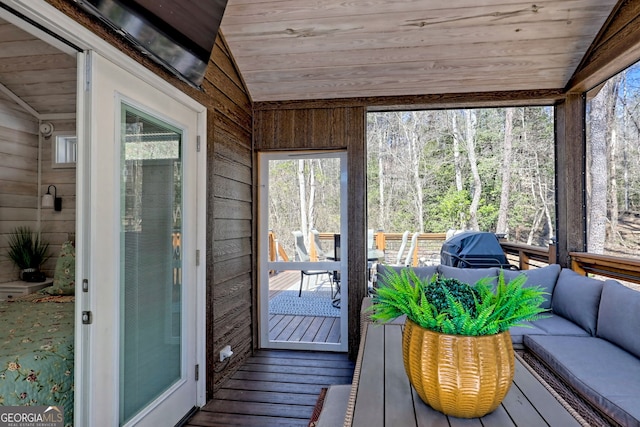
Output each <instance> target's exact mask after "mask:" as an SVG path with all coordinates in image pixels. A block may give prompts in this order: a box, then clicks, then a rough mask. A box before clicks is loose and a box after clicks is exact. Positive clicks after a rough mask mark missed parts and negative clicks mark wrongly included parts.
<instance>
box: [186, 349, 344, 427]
mask: <svg viewBox="0 0 640 427" xmlns="http://www.w3.org/2000/svg"><path fill="white" fill-rule="evenodd" d="M353 369H354V363H353V362H351V361H349V359H348V358H347V355H346V353H329V352H311V351H291V350H259V351H258V352H256V354H255V355H254V356H252V357H250V358H249V359H247V362H246V363H245V364H244V365H243V366H242V367H241V368H240V369H239V370H238V371H237V372H236V373H235V374H234V375H233V376H232V377H231V378H230V379H229V380H228V381H227V382H226V383H225V384H224V385H223V387H222V388H221V389H220V390H218V391H217V392H216V393H215V394H214V398H213V400H212V401H210V402H209V403H207V404H206V405H205V406H204V407H203V408H202V409H201V410H200V411H199V412H198V413H197V414H195V415H194V416H193V417H192V418H191V419H190V420H189V421H188V423H187V424H186V426H189V427H195V426H200V427H203V426H207V427H217V426H260V427H271V426H273V427H293V426H296V427H306V426H307V425H308V423H309V419H310V417H311V414H312V412H313V408H314V406H315V404H316V401H317V398H318V395H319V393H320V390H321V389H322V387H328V386H330V385H333V384H350V383H351V380H352V377H353Z"/></svg>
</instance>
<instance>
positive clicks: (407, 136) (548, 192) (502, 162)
mask: <svg viewBox="0 0 640 427" xmlns="http://www.w3.org/2000/svg"><path fill="white" fill-rule="evenodd" d="M516 115H518V117H520V118H521V120H518V121H517V122H516V121H515V116H516ZM525 117H526V120H525ZM516 123H517V124H516ZM368 124H369V129H368V137H369V145H368V147H369V148H368V150H369V155H370V159H369V163H368V164H369V171H368V173H369V201H370V204H369V227H370V228H372V227H373V228H380V229H384V230H386V231H390V232H401V231H403V230H405V229H410V230H424V231H426V232H443V231H446V230H447V229H449V228H458V229H459V228H464V229H476V230H488V231H498V228H497V224H498V217H499V216H501V217H502V219H501V221H502V222H501V225H500V229H499V230H501V231H503V232H504V231H506V230H510V229H516V230H518V231H519V232H518V233H516V235H517V236H520V235H522V233H521V232H522V231H525V230H526V234H523V235H522V237H523V238H524V239H526V238H531V239H532V240H534V241H535V243H543V242H544V243H546V241H548V237H549V235H552V233H553V227H552V225H553V221H552V220H551V218H552V215H553V212H552V209H553V206H554V203H553V200H554V193H553V189H554V186H553V179H554V171H553V158H554V157H553V114H552V110H551V109H548V108H547V109H543V108H539V107H536V108H517V109H516V108H511V109H486V110H455V111H454V110H449V111H415V112H404V113H398V112H394V113H371V114H369V120H368ZM383 126H384V127H386V129H387V132H383V131H382V127H383ZM382 135H384V138H385V141H384V143H381V141H380V139H379V137H380V136H382ZM536 156H537V157H536ZM374 161H375V163H373V162H374ZM523 169H524V170H523ZM512 174H515V175H516V177H517V178H516V179H514V177H512ZM380 181H383V183H381V182H380ZM373 183H375V185H374V184H373ZM383 189H385V192H384V194H381V192H382V190H383ZM382 200H384V201H385V203H384V204H380V202H381V201H382ZM420 206H421V207H422V209H420V208H419V207H420ZM500 211H501V212H502V214H500V213H499V212H500ZM379 218H385V220H384V223H383V222H376V220H377V219H379ZM536 218H537V221H536ZM545 219H546V221H544V220H545ZM541 220H543V221H541Z"/></svg>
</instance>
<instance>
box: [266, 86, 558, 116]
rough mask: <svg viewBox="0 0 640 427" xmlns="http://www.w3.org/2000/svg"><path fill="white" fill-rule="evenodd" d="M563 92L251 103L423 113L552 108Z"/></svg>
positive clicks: (269, 108) (297, 107)
mask: <svg viewBox="0 0 640 427" xmlns="http://www.w3.org/2000/svg"><path fill="white" fill-rule="evenodd" d="M564 96H565V92H564V90H563V89H535V90H518V91H502V92H474V93H445V94H432V95H403V96H377V97H362V98H338V99H318V100H298V101H262V102H255V103H254V109H255V110H277V109H304V108H336V107H366V108H367V109H368V111H392V110H426V109H432V110H433V109H443V108H484V107H516V106H531V105H554V104H556V103H557V102H559V101H561V100H563V99H564Z"/></svg>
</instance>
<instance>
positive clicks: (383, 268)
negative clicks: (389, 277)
mask: <svg viewBox="0 0 640 427" xmlns="http://www.w3.org/2000/svg"><path fill="white" fill-rule="evenodd" d="M406 268H411V269H412V270H413V271H414V272H415V273H416V275H417V276H418V277H419V278H420V279H423V280H424V279H430V278H431V276H433V275H434V274H436V273H437V271H438V269H437V266H428V267H404V266H394V265H385V264H378V267H377V273H376V280H377V284H378V286H384V285H385V281H384V279H385V275H386V274H387V272H388V271H389V270H395V271H396V272H397V273H398V274H400V272H401V271H402V270H404V269H406Z"/></svg>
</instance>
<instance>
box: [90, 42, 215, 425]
mask: <svg viewBox="0 0 640 427" xmlns="http://www.w3.org/2000/svg"><path fill="white" fill-rule="evenodd" d="M85 61H87V63H88V64H90V66H87V67H86V69H87V73H88V74H87V80H88V83H86V86H88V89H89V90H88V91H87V99H86V106H85V107H86V109H87V110H86V111H89V113H88V116H89V117H90V124H89V125H88V126H87V128H86V134H85V135H88V140H89V141H87V142H88V143H89V144H88V149H86V150H84V152H83V155H84V157H83V158H82V160H83V161H85V164H84V165H83V167H82V169H81V172H80V174H79V176H80V179H82V181H83V187H84V191H83V192H82V195H83V200H82V202H81V203H82V205H83V208H82V210H84V214H83V215H82V219H81V221H80V224H81V226H80V227H81V229H82V230H83V231H82V232H81V233H80V234H81V235H82V242H83V251H84V263H85V265H86V272H87V274H86V276H88V286H87V289H88V292H86V293H85V292H83V293H82V298H81V301H80V304H81V306H82V307H81V309H82V310H83V311H90V312H91V314H92V319H91V323H90V324H88V325H82V327H81V331H82V336H83V345H82V355H81V358H82V364H81V365H82V373H81V375H83V379H84V383H82V385H81V387H82V389H84V390H85V392H87V393H88V396H82V397H80V398H81V399H85V404H86V405H87V409H86V410H84V411H82V412H83V419H82V420H81V422H86V423H87V424H86V425H96V426H97V425H105V426H106V425H109V426H114V425H120V426H133V425H140V426H144V425H150V426H160V425H163V426H165V425H166V426H173V425H175V424H176V423H177V422H178V421H179V420H180V419H181V418H182V417H183V416H184V415H185V414H187V413H188V412H189V411H190V410H191V409H192V408H194V407H195V406H196V405H197V403H198V383H197V380H196V375H197V374H196V369H197V365H198V352H197V344H198V333H197V328H196V327H197V320H198V319H197V313H198V305H197V300H198V298H197V296H198V295H197V293H198V283H199V274H200V271H199V270H198V268H199V267H198V266H197V262H196V250H197V249H198V248H199V247H200V243H199V241H198V240H197V239H198V237H197V232H196V231H197V224H198V219H199V213H198V207H197V201H198V200H197V199H198V198H197V197H196V195H197V192H198V190H197V189H198V163H199V159H198V157H199V153H198V152H197V136H196V135H197V134H198V132H199V126H202V123H200V121H202V120H203V116H204V112H202V111H200V112H199V111H197V109H198V106H197V105H194V106H191V105H186V104H185V103H182V102H179V101H178V100H176V98H175V96H170V95H169V94H167V93H165V92H163V91H161V90H158V89H156V88H154V87H153V86H151V85H150V84H149V83H147V82H145V81H144V80H142V79H140V78H138V77H136V76H134V75H132V74H130V73H128V72H126V71H124V70H123V69H121V68H120V67H118V66H116V65H114V64H113V63H111V62H110V61H108V60H106V59H104V58H101V57H100V56H98V55H97V54H95V53H93V52H91V53H89V54H88V55H87V56H86V59H85ZM176 96H177V95H176ZM194 104H195V103H194ZM194 108H195V109H194ZM86 122H87V121H86V119H85V123H86ZM201 234H204V233H201ZM200 279H201V278H200ZM201 365H202V366H203V364H202V363H201Z"/></svg>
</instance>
